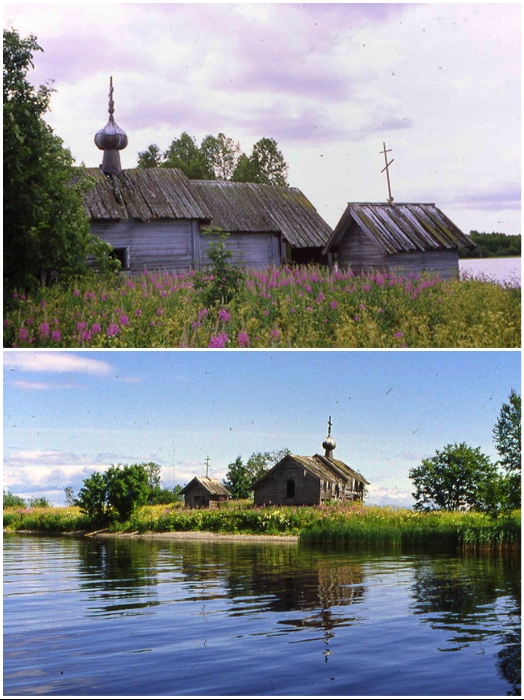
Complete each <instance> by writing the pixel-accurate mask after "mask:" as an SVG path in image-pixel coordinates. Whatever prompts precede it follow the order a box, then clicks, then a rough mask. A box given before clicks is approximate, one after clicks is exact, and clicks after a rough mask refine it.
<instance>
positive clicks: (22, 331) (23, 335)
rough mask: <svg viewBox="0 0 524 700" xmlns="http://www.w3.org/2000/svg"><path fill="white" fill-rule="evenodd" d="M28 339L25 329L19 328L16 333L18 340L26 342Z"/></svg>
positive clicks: (27, 332)
mask: <svg viewBox="0 0 524 700" xmlns="http://www.w3.org/2000/svg"><path fill="white" fill-rule="evenodd" d="M28 338H29V331H28V330H27V328H20V330H19V331H18V340H22V341H26V340H27V339H28Z"/></svg>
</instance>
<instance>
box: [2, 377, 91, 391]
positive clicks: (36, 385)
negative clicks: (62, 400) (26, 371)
mask: <svg viewBox="0 0 524 700" xmlns="http://www.w3.org/2000/svg"><path fill="white" fill-rule="evenodd" d="M8 384H9V386H13V387H14V388H15V389H23V390H25V391H52V390H55V389H77V388H78V385H77V384H71V383H65V382H64V383H57V382H30V381H25V380H24V379H20V380H17V381H14V382H8Z"/></svg>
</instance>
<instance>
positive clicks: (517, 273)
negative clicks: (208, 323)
mask: <svg viewBox="0 0 524 700" xmlns="http://www.w3.org/2000/svg"><path fill="white" fill-rule="evenodd" d="M459 270H460V272H461V274H462V273H466V274H467V275H469V276H471V277H487V278H488V279H491V280H494V281H495V282H504V283H506V284H509V285H511V286H520V280H521V258H462V259H460V260H459Z"/></svg>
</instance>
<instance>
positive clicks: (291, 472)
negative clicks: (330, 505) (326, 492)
mask: <svg viewBox="0 0 524 700" xmlns="http://www.w3.org/2000/svg"><path fill="white" fill-rule="evenodd" d="M290 479H292V480H293V481H294V482H295V495H294V497H293V498H288V497H287V495H286V493H287V482H288V481H289V480H290ZM318 503H320V480H319V479H318V478H317V477H315V476H313V475H312V474H310V473H309V472H308V471H306V470H305V469H303V468H302V467H300V466H299V465H297V464H296V463H295V462H293V461H292V460H287V459H286V460H284V461H283V462H282V463H281V464H280V465H279V467H278V469H275V471H274V472H273V473H272V474H270V475H269V476H268V477H267V478H266V479H264V480H263V481H262V482H260V484H258V485H257V488H256V489H255V505H258V506H262V505H272V504H273V505H316V504H318Z"/></svg>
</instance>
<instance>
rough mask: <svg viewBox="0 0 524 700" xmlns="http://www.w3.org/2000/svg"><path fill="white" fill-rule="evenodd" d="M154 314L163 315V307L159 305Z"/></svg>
mask: <svg viewBox="0 0 524 700" xmlns="http://www.w3.org/2000/svg"><path fill="white" fill-rule="evenodd" d="M156 315H157V316H163V315H164V309H163V308H162V307H161V306H159V307H158V309H157V310H156Z"/></svg>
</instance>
